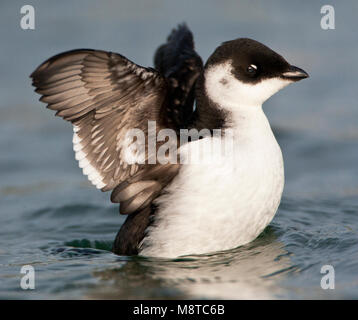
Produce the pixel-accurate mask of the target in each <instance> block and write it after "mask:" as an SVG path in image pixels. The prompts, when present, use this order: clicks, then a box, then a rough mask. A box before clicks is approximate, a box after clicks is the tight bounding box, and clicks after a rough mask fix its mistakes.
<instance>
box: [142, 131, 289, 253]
mask: <svg viewBox="0 0 358 320" xmlns="http://www.w3.org/2000/svg"><path fill="white" fill-rule="evenodd" d="M210 139H213V138H206V139H202V140H199V141H196V142H192V143H189V144H188V146H187V147H186V148H190V150H191V151H193V150H195V149H196V148H199V147H202V145H203V144H207V143H210ZM211 142H212V141H211ZM211 159H212V158H211ZM207 162H208V161H207ZM283 185H284V171H283V161H282V154H281V150H280V148H279V146H278V144H277V142H276V140H275V138H274V136H273V135H272V133H271V136H270V135H269V136H267V137H264V138H262V137H260V138H259V141H251V140H250V141H245V142H243V141H241V140H239V141H234V148H233V150H232V152H226V153H225V154H224V155H221V154H220V155H217V157H216V158H215V159H214V161H212V163H204V164H200V163H199V164H185V165H182V167H181V169H180V171H179V174H178V175H177V176H176V177H175V179H174V180H173V181H172V183H171V184H170V185H169V186H168V187H167V188H166V189H165V193H164V194H163V195H162V196H160V197H159V198H158V199H157V200H156V204H157V205H158V210H157V211H156V213H155V218H154V222H153V224H152V225H151V226H150V227H149V228H148V230H147V231H148V233H147V236H146V237H145V238H144V240H143V242H142V244H141V252H140V253H141V254H142V255H148V256H162V257H176V256H181V255H189V254H202V253H207V252H213V251H220V250H226V249H230V248H234V247H237V246H240V245H244V244H246V243H248V242H250V241H252V240H254V239H255V238H256V237H257V236H258V235H259V234H260V233H261V232H262V231H263V230H264V228H265V227H266V226H267V225H268V224H269V223H270V221H271V220H272V218H273V217H274V215H275V213H276V210H277V208H278V206H279V203H280V200H281V195H282V190H283Z"/></svg>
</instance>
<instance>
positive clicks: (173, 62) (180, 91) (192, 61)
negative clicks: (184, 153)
mask: <svg viewBox="0 0 358 320" xmlns="http://www.w3.org/2000/svg"><path fill="white" fill-rule="evenodd" d="M154 64H155V68H156V69H157V70H158V71H159V72H160V73H161V74H163V75H164V76H165V77H166V78H167V79H168V106H169V108H168V111H167V112H168V117H167V118H168V119H169V122H170V123H169V125H172V126H173V127H174V128H176V129H180V128H185V127H187V126H188V124H189V121H190V120H191V116H192V114H193V104H194V99H195V82H196V79H197V78H198V76H199V75H200V73H201V72H202V71H203V61H202V60H201V58H200V56H199V55H198V54H197V53H196V51H195V49H194V39H193V34H192V33H191V31H190V30H189V28H188V27H187V26H186V25H185V24H181V25H179V26H178V27H177V28H176V29H173V30H172V32H171V33H170V35H169V36H168V39H167V42H166V43H165V44H163V45H161V46H160V47H159V48H158V49H157V51H156V53H155V56H154Z"/></svg>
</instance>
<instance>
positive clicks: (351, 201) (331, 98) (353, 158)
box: [0, 0, 358, 299]
mask: <svg viewBox="0 0 358 320" xmlns="http://www.w3.org/2000/svg"><path fill="white" fill-rule="evenodd" d="M32 4H33V6H34V7H35V12H36V29H35V30H33V31H24V30H22V29H21V28H20V26H19V21H20V17H21V15H20V7H21V6H22V5H23V2H21V1H7V2H2V3H1V4H0V12H1V19H0V41H1V51H0V52H1V53H0V58H1V59H0V70H1V73H0V90H1V96H0V97H1V98H0V298H15V299H33V298H49V299H62V298H71V299H72V298H74V299H83V298H120V299H127V298H233V299H236V298H322V299H326V298H329V299H331V298H358V233H357V230H358V105H357V98H358V91H357V80H356V79H357V74H358V64H357V62H356V57H357V55H358V42H357V37H356V30H357V27H358V22H357V19H356V17H357V15H358V4H357V2H356V1H354V0H351V1H344V2H343V1H342V2H338V1H331V4H333V6H334V8H335V11H336V29H335V30H328V31H325V30H322V29H321V28H320V18H321V14H320V8H321V6H322V5H323V4H326V3H325V2H322V1H314V2H313V1H312V2H308V1H307V2H305V3H301V2H300V1H292V2H290V3H288V2H287V1H283V0H282V1H249V0H247V1H226V2H220V3H219V2H217V1H195V2H192V1H181V2H178V1H171V0H170V1H167V0H166V1H161V0H150V1H141V2H140V1H129V0H127V1H101V2H99V1H94V0H93V1H76V4H70V2H68V4H65V3H64V2H61V3H60V2H58V3H52V4H50V3H49V2H48V3H47V2H46V3H45V2H44V1H32ZM181 21H186V22H187V23H188V25H189V26H190V27H191V29H192V30H193V32H194V34H195V38H196V45H197V49H198V51H199V53H200V54H201V55H202V56H203V58H204V59H206V58H207V57H208V56H209V55H210V53H211V52H212V51H213V50H214V48H215V47H216V46H217V45H218V44H219V43H220V42H222V41H225V40H229V39H233V38H237V37H241V36H245V37H251V38H254V39H256V40H259V41H261V42H263V43H265V44H266V45H268V46H270V47H271V48H273V49H274V50H276V51H278V52H279V53H280V54H282V55H283V56H284V57H286V58H287V60H288V61H290V62H291V63H292V64H295V65H297V66H300V67H302V68H304V69H305V70H307V71H308V72H309V74H310V76H311V77H310V78H309V79H307V80H304V81H302V82H300V83H297V84H295V85H292V86H290V87H288V88H286V89H284V90H282V91H281V92H280V93H278V94H276V95H275V96H274V97H272V98H271V99H270V100H269V101H268V102H267V103H266V104H265V106H264V108H265V110H266V112H267V114H268V117H269V118H270V121H271V123H272V125H273V127H274V128H275V133H276V135H277V138H278V140H279V143H280V145H281V147H282V151H283V154H284V159H285V168H286V185H285V191H284V197H283V200H282V203H281V206H280V208H279V211H278V213H277V215H276V217H275V219H274V220H273V222H272V223H271V225H270V226H269V227H268V228H267V229H266V230H265V232H264V233H263V234H262V235H261V236H260V237H259V238H258V239H257V240H256V241H254V242H253V243H251V244H249V245H247V246H244V247H241V248H237V249H234V250H231V251H228V252H221V253H217V254H212V255H208V256H200V257H189V258H185V259H177V260H163V259H152V258H146V257H135V258H130V257H119V256H115V255H113V254H112V253H111V252H110V248H111V242H112V241H113V239H114V237H115V234H116V232H117V231H118V229H119V227H120V225H121V223H122V222H123V219H124V218H123V217H121V216H119V215H118V208H117V206H116V205H113V204H111V203H110V202H109V194H105V193H101V192H99V191H97V190H95V189H94V188H93V187H92V186H90V184H89V183H88V182H87V180H86V178H85V177H83V176H82V174H81V170H80V169H79V168H78V167H77V163H76V161H75V160H74V155H73V151H72V144H71V140H72V137H71V135H72V130H71V126H70V125H69V124H68V123H65V122H64V121H62V120H60V119H58V118H54V117H53V114H52V112H50V111H49V110H46V109H45V106H44V105H43V104H41V103H39V102H38V101H37V100H38V96H37V95H36V94H35V93H34V92H33V89H32V87H31V84H30V79H29V78H28V75H29V74H30V73H31V72H32V71H33V69H34V68H36V66H37V65H38V64H40V63H41V62H42V61H43V60H45V59H46V58H48V57H50V56H52V55H54V54H56V53H59V52H62V51H65V50H69V49H73V48H81V47H85V48H98V49H106V50H112V51H115V52H120V53H122V54H124V55H126V56H127V57H129V58H131V59H132V60H133V61H135V62H137V63H139V64H142V65H151V64H152V54H153V52H154V50H155V48H156V47H157V46H158V45H159V44H160V43H161V42H162V41H163V40H164V39H165V37H166V35H167V33H168V32H169V30H170V29H171V28H172V27H173V26H175V25H176V24H177V23H178V22H181ZM23 265H32V266H33V267H34V268H35V275H36V276H35V281H36V282H35V284H36V289H35V290H27V291H24V290H22V289H21V288H20V278H21V276H22V275H21V274H20V269H21V267H22V266H23ZM323 265H332V266H333V267H334V269H335V289H334V290H323V289H322V288H321V286H320V282H321V277H322V276H323V275H322V274H321V273H320V270H321V267H322V266H323Z"/></svg>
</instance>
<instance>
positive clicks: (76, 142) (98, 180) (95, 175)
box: [72, 126, 106, 189]
mask: <svg viewBox="0 0 358 320" xmlns="http://www.w3.org/2000/svg"><path fill="white" fill-rule="evenodd" d="M78 131H79V127H77V126H73V139H72V142H73V150H74V151H75V158H76V160H78V162H79V167H80V168H82V172H83V174H84V175H86V176H87V177H88V180H89V181H91V183H92V184H93V185H95V186H96V188H97V189H102V188H103V187H105V186H106V185H105V183H104V182H103V177H102V175H101V174H100V172H99V171H98V170H97V169H96V168H95V167H93V166H92V165H91V163H90V161H89V160H88V159H87V155H86V153H85V152H83V151H82V149H83V145H82V144H81V140H82V139H81V138H80V137H79V136H78V134H77V132H78Z"/></svg>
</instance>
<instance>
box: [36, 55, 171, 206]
mask: <svg viewBox="0 0 358 320" xmlns="http://www.w3.org/2000/svg"><path fill="white" fill-rule="evenodd" d="M31 77H32V79H33V85H34V86H35V87H36V92H38V93H39V94H41V95H42V97H41V98H40V100H41V101H43V102H45V103H47V104H48V106H47V107H48V108H49V109H51V110H55V111H57V112H56V115H57V116H60V117H62V118H63V119H65V120H68V121H70V122H72V124H73V129H74V135H73V145H74V151H75V153H76V159H77V160H78V161H79V166H80V167H81V168H82V169H83V173H84V174H85V175H87V176H88V178H89V180H90V181H91V182H92V183H93V184H94V185H96V187H97V188H99V189H102V191H107V190H111V189H113V188H115V187H116V186H117V185H119V184H120V183H121V182H123V181H126V180H128V179H129V178H130V177H133V176H134V175H135V174H136V173H137V172H138V171H140V166H141V165H139V164H138V163H133V164H129V163H128V161H126V159H127V157H128V155H127V154H126V152H128V147H129V145H128V144H129V143H130V141H126V139H125V137H126V133H127V132H128V130H129V129H133V128H138V129H141V130H142V131H143V132H145V133H146V134H147V126H148V125H147V121H148V120H157V119H158V118H159V113H160V111H161V108H162V105H163V103H164V100H165V97H166V94H167V88H166V80H165V79H164V78H163V77H162V76H161V75H160V74H159V73H158V72H156V71H155V70H153V69H149V68H144V67H140V66H138V65H136V64H134V63H133V62H131V61H129V60H128V59H126V58H125V57H123V56H121V55H119V54H116V53H111V52H106V51H98V50H74V51H69V52H65V53H62V54H59V55H57V56H54V57H52V58H50V59H49V60H47V61H46V62H44V63H43V64H42V65H40V66H39V67H38V68H37V69H36V70H35V71H34V72H33V73H32V75H31ZM158 129H160V128H158ZM138 156H139V155H138ZM147 156H148V155H147V153H146V155H145V157H147ZM148 186H150V184H148V183H147V187H148ZM117 200H119V199H117Z"/></svg>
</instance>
